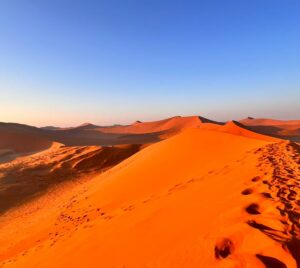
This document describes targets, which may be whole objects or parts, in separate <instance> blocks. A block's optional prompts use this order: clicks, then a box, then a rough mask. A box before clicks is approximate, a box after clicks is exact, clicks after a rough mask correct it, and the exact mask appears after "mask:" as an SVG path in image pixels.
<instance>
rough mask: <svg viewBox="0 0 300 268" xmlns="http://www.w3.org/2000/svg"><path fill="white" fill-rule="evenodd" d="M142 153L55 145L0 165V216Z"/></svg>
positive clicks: (131, 147) (126, 148)
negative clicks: (47, 192)
mask: <svg viewBox="0 0 300 268" xmlns="http://www.w3.org/2000/svg"><path fill="white" fill-rule="evenodd" d="M140 149H141V146H140V145H125V146H115V147H100V146H76V147H67V146H64V145H62V144H59V143H54V145H53V146H52V147H51V148H50V149H47V150H45V151H42V152H40V153H36V154H33V155H31V156H26V157H19V158H17V159H16V160H14V161H10V162H8V163H4V164H0V200H1V203H0V213H3V212H5V211H7V210H8V209H10V208H13V207H15V206H17V205H20V204H23V203H24V202H25V201H28V200H31V199H32V198H36V197H37V196H39V195H42V194H45V191H46V190H48V189H49V188H51V187H53V186H54V187H56V186H58V185H59V184H61V183H65V182H70V181H72V182H73V183H74V182H76V181H78V180H80V179H82V178H84V179H86V178H88V177H91V176H95V174H98V173H99V172H104V171H105V170H107V169H108V168H111V167H112V166H114V165H116V164H118V163H120V162H121V161H122V160H124V159H126V158H128V157H129V156H131V155H132V154H134V153H136V152H137V151H139V150H140Z"/></svg>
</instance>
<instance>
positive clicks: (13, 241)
mask: <svg viewBox="0 0 300 268" xmlns="http://www.w3.org/2000/svg"><path fill="white" fill-rule="evenodd" d="M139 124H140V123H138V124H137V125H139ZM158 125H160V124H157V126H158ZM196 126H197V127H196V128H194V127H191V128H188V129H185V130H184V131H182V132H181V133H180V134H178V135H175V136H173V137H171V138H168V139H166V140H164V141H161V142H158V143H156V144H153V145H151V146H148V147H147V148H145V149H143V150H142V151H140V152H138V153H136V154H135V155H133V156H131V157H129V158H128V159H126V160H124V161H123V162H121V163H120V164H117V165H116V166H115V167H113V168H112V169H109V170H108V171H106V172H104V173H101V174H98V175H96V176H95V177H93V178H92V179H89V180H81V181H80V183H79V184H76V185H72V186H70V184H62V185H61V187H58V188H57V189H56V190H53V192H47V193H45V194H44V195H42V196H40V197H38V198H36V199H34V200H32V201H30V202H27V203H25V204H23V205H21V206H19V207H17V208H15V209H12V210H9V211H7V212H6V213H5V214H4V215H2V216H1V217H0V261H2V265H3V266H4V267H204V268H205V267H222V268H223V267H225V268H226V267H250V268H251V267H258V268H259V267H289V268H290V267H299V265H300V257H299V256H300V242H299V241H300V232H299V216H300V208H299V204H298V203H299V202H298V201H299V184H298V183H299V182H298V178H299V176H300V170H299V164H300V149H299V146H298V145H296V144H295V143H291V142H289V141H283V140H280V139H275V138H272V137H268V136H264V135H261V134H257V133H254V132H252V131H250V130H248V129H245V128H243V126H242V125H238V124H237V123H235V122H230V123H228V124H226V125H224V126H218V125H215V124H213V123H208V124H207V125H205V126H203V125H201V126H198V125H196ZM153 128H154V127H153V126H152V127H151V128H148V129H147V131H149V129H153ZM205 128H211V129H210V130H209V129H205ZM212 129H213V130H212ZM71 155H72V154H70V156H71ZM101 159H102V158H101ZM105 159H106V157H103V161H104V160H105ZM45 162H47V161H46V160H45ZM59 162H60V161H58V164H59ZM88 162H89V161H87V162H86V163H88Z"/></svg>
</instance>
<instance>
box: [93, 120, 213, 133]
mask: <svg viewBox="0 0 300 268" xmlns="http://www.w3.org/2000/svg"><path fill="white" fill-rule="evenodd" d="M206 122H213V121H211V120H209V119H206V118H203V117H199V116H187V117H181V116H175V117H171V118H168V119H164V120H160V121H153V122H140V121H137V122H135V123H134V124H132V125H128V126H113V127H102V128H98V129H99V130H100V131H102V132H105V133H131V134H138V133H139V134H141V133H153V132H162V131H173V132H178V131H181V130H184V129H187V128H193V127H198V126H200V125H201V123H206Z"/></svg>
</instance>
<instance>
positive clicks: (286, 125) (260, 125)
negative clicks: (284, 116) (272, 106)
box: [239, 118, 300, 142]
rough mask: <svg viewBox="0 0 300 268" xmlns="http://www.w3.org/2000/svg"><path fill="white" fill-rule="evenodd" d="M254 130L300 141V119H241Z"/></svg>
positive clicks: (241, 121)
mask: <svg viewBox="0 0 300 268" xmlns="http://www.w3.org/2000/svg"><path fill="white" fill-rule="evenodd" d="M239 122H240V123H242V124H244V125H246V126H247V127H248V128H249V129H251V130H252V131H255V132H258V133H261V134H265V135H270V136H274V137H278V138H281V139H287V140H291V141H294V142H300V120H286V121H284V120H274V119H261V118H259V119H249V118H247V119H243V120H240V121H239Z"/></svg>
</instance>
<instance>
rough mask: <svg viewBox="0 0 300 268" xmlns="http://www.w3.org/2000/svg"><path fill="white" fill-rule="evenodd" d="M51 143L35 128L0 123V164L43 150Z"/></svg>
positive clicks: (51, 142)
mask: <svg viewBox="0 0 300 268" xmlns="http://www.w3.org/2000/svg"><path fill="white" fill-rule="evenodd" d="M52 144H53V141H52V140H50V139H48V138H47V137H44V136H43V135H41V134H40V130H39V129H38V128H35V127H30V126H27V125H21V124H15V123H0V163H1V162H2V161H6V160H10V159H13V158H15V157H17V156H18V155H20V154H21V155H22V154H27V153H33V152H37V151H41V150H45V149H47V148H49V147H51V145H52Z"/></svg>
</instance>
